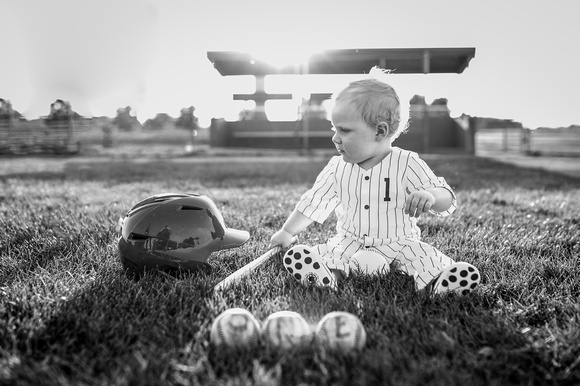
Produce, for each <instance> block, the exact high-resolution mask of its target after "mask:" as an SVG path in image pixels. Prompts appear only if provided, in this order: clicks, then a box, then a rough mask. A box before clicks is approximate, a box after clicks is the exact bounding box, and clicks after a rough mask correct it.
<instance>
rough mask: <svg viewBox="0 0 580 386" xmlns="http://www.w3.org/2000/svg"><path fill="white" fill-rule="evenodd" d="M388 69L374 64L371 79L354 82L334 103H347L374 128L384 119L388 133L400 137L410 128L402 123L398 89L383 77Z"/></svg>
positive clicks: (339, 93) (335, 98)
mask: <svg viewBox="0 0 580 386" xmlns="http://www.w3.org/2000/svg"><path fill="white" fill-rule="evenodd" d="M388 73H389V71H388V70H383V69H380V68H378V67H373V68H372V69H371V71H370V72H369V77H368V78H367V79H362V80H357V81H354V82H351V83H349V84H348V86H346V87H345V88H344V89H343V90H342V91H339V92H338V93H337V94H335V95H334V96H333V100H334V103H335V104H336V103H346V104H348V105H351V106H353V107H354V108H355V109H356V111H358V112H359V113H360V115H361V117H362V119H363V120H364V121H365V122H366V123H367V125H368V126H369V127H371V128H373V129H374V128H376V127H377V125H378V124H379V123H381V122H385V123H387V125H388V128H387V135H388V136H390V137H392V138H393V139H394V138H397V137H398V136H399V135H400V134H401V133H402V132H403V131H405V130H406V124H403V125H401V102H400V100H399V96H398V95H397V92H396V91H395V89H394V88H393V87H392V86H391V85H389V84H388V83H386V82H385V81H383V80H382V79H380V78H381V77H383V76H384V75H386V74H388Z"/></svg>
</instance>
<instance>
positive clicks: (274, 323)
mask: <svg viewBox="0 0 580 386" xmlns="http://www.w3.org/2000/svg"><path fill="white" fill-rule="evenodd" d="M262 339H263V341H264V343H265V344H266V346H267V347H269V348H272V349H276V350H289V349H292V348H298V347H304V346H307V345H308V344H310V342H312V330H311V328H310V325H309V324H308V322H306V320H305V319H304V318H303V317H302V315H300V314H299V313H297V312H293V311H279V312H275V313H273V314H271V315H270V316H268V317H267V318H266V320H265V321H264V323H263V324H262Z"/></svg>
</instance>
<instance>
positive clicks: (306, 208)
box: [295, 157, 339, 223]
mask: <svg viewBox="0 0 580 386" xmlns="http://www.w3.org/2000/svg"><path fill="white" fill-rule="evenodd" d="M338 158H339V157H333V158H332V159H331V160H330V161H329V162H328V164H327V165H326V166H325V167H324V169H322V171H321V172H320V173H319V174H318V177H316V181H315V182H314V185H313V186H312V188H311V189H310V190H308V191H307V192H306V193H304V194H303V195H302V197H300V200H299V201H298V203H297V204H296V208H295V209H296V210H297V211H299V212H300V213H302V214H303V215H305V216H306V217H308V218H309V219H311V220H313V221H316V222H318V223H323V222H324V220H326V219H327V218H328V216H329V215H330V214H331V213H332V211H333V210H334V209H335V208H336V207H337V205H338V195H337V193H336V189H335V187H334V175H335V172H336V168H337V161H338Z"/></svg>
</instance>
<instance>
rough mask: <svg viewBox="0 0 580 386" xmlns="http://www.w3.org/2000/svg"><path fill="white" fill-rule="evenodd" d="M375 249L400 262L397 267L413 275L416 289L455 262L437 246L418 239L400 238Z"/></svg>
mask: <svg viewBox="0 0 580 386" xmlns="http://www.w3.org/2000/svg"><path fill="white" fill-rule="evenodd" d="M376 249H377V250H379V251H380V252H382V253H383V254H385V256H386V257H387V258H394V260H396V261H397V263H400V265H399V266H398V269H399V270H401V271H402V272H404V273H406V274H408V275H410V276H413V278H414V280H415V287H416V289H417V290H421V289H423V288H424V287H425V286H426V285H427V284H428V283H429V282H430V281H431V280H433V279H434V278H435V277H437V275H439V273H440V272H441V271H443V270H444V269H445V268H447V267H449V266H450V265H452V264H453V263H455V261H453V259H451V258H449V257H448V256H446V255H445V254H444V253H442V252H441V251H439V250H438V249H437V248H435V247H433V246H432V245H429V244H427V243H424V242H422V241H418V240H410V239H409V240H401V241H397V242H395V243H392V244H389V245H386V246H380V247H376Z"/></svg>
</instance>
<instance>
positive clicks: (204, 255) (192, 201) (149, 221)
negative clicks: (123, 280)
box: [118, 193, 250, 276]
mask: <svg viewBox="0 0 580 386" xmlns="http://www.w3.org/2000/svg"><path fill="white" fill-rule="evenodd" d="M120 225H121V229H120V233H121V237H120V238H119V245H118V250H119V257H120V259H121V262H122V264H123V267H124V268H125V270H126V271H127V272H128V273H130V274H136V275H137V276H140V275H141V274H143V273H144V272H145V271H149V270H161V271H166V272H167V271H168V272H175V271H179V270H186V271H195V270H200V269H209V268H210V265H209V264H208V263H207V259H208V258H209V255H210V254H211V253H212V252H214V251H218V250H221V249H227V248H235V247H239V246H240V245H242V244H244V243H245V242H246V241H248V239H249V238H250V234H249V233H248V232H246V231H240V230H236V229H230V228H227V227H226V225H225V223H224V219H223V217H222V215H221V213H220V211H219V209H218V208H217V207H216V206H215V204H214V203H213V201H212V200H210V199H209V198H208V197H206V196H202V195H199V194H193V193H185V194H179V193H163V194H158V195H155V196H151V197H149V198H146V199H144V200H143V201H141V202H139V203H137V204H136V205H135V206H133V208H131V209H130V210H129V211H128V212H127V213H126V214H125V217H124V218H122V219H121V220H120Z"/></svg>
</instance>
